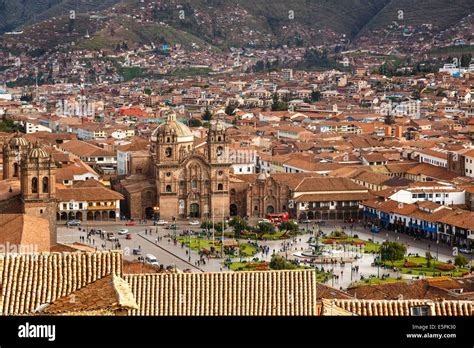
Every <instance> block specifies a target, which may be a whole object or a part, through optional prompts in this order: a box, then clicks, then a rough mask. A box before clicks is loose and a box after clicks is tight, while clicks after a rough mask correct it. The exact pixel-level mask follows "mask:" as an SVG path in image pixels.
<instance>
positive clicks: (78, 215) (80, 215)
mask: <svg viewBox="0 0 474 348" xmlns="http://www.w3.org/2000/svg"><path fill="white" fill-rule="evenodd" d="M76 219H77V220H81V221H82V212H81V211H78V212H77V213H76Z"/></svg>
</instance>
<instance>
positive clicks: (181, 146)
mask: <svg viewBox="0 0 474 348" xmlns="http://www.w3.org/2000/svg"><path fill="white" fill-rule="evenodd" d="M228 146H229V140H228V138H227V134H226V131H225V129H224V127H223V126H222V125H221V124H220V123H219V122H217V123H216V124H215V125H213V126H212V128H211V129H209V131H208V134H207V139H206V142H205V143H200V144H199V143H197V142H196V141H195V138H194V135H193V133H192V132H191V130H190V129H189V128H188V127H187V126H186V125H184V124H183V123H181V122H179V121H177V120H176V115H175V114H170V115H168V117H167V120H166V122H165V123H163V124H161V125H160V126H159V127H158V128H157V129H156V130H155V131H154V133H153V134H152V136H151V147H150V151H149V154H148V156H146V157H143V156H140V158H137V159H134V158H131V160H130V175H129V176H127V177H126V178H124V179H122V180H120V181H119V182H118V184H117V185H116V186H115V188H116V189H117V190H118V191H120V192H121V193H122V194H123V195H124V196H125V199H126V204H125V207H126V208H125V209H126V212H125V213H126V215H128V216H129V217H130V218H132V219H141V218H157V217H160V218H162V219H172V218H176V219H184V218H203V219H206V218H213V217H214V218H217V219H218V218H222V217H227V216H229V190H230V188H229V181H230V180H229V179H230V172H231V163H230V161H229V150H228Z"/></svg>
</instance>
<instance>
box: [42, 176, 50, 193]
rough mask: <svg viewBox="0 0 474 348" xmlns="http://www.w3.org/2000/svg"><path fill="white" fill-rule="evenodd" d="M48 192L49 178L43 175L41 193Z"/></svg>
mask: <svg viewBox="0 0 474 348" xmlns="http://www.w3.org/2000/svg"><path fill="white" fill-rule="evenodd" d="M48 192H49V178H48V177H46V176H45V177H44V178H43V193H48Z"/></svg>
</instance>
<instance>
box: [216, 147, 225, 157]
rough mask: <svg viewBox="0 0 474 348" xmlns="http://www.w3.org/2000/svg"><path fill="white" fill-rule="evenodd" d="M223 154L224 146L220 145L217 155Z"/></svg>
mask: <svg viewBox="0 0 474 348" xmlns="http://www.w3.org/2000/svg"><path fill="white" fill-rule="evenodd" d="M223 154H224V148H223V147H222V146H219V147H218V148H217V157H222V155H223Z"/></svg>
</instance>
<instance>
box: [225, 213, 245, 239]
mask: <svg viewBox="0 0 474 348" xmlns="http://www.w3.org/2000/svg"><path fill="white" fill-rule="evenodd" d="M229 226H230V227H233V228H234V233H235V238H240V235H241V233H242V231H245V230H248V229H249V226H248V224H247V222H246V221H245V220H244V219H242V218H241V217H240V216H236V217H234V218H233V219H232V220H230V222H229Z"/></svg>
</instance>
